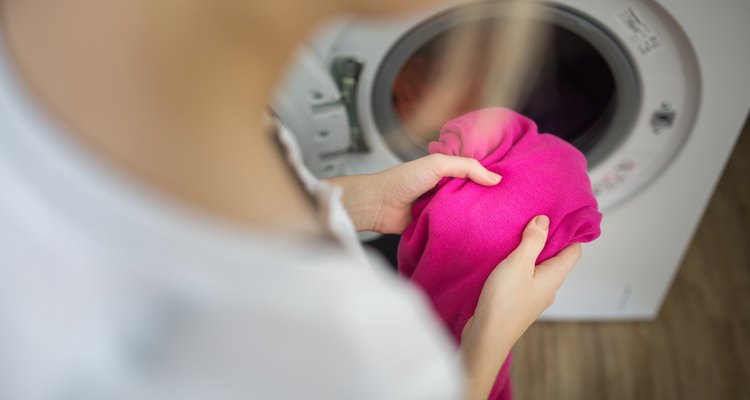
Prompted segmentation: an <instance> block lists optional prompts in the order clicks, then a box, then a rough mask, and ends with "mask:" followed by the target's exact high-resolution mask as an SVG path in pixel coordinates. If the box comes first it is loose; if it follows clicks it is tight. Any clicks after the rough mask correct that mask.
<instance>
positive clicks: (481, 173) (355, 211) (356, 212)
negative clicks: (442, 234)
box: [328, 154, 501, 233]
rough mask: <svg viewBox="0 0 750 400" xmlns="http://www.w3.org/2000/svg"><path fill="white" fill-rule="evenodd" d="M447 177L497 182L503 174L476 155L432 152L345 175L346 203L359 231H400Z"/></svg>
mask: <svg viewBox="0 0 750 400" xmlns="http://www.w3.org/2000/svg"><path fill="white" fill-rule="evenodd" d="M444 177H453V178H468V179H471V180H472V181H474V182H476V183H478V184H480V185H485V186H492V185H496V184H498V183H499V182H500V179H501V177H500V175H498V174H496V173H494V172H491V171H489V170H487V169H485V168H484V167H483V166H482V164H480V163H479V161H477V160H475V159H473V158H466V157H456V156H447V155H444V154H432V155H429V156H426V157H422V158H420V159H417V160H414V161H410V162H407V163H404V164H401V165H398V166H396V167H393V168H391V169H387V170H385V171H383V172H379V173H377V174H368V175H353V176H342V177H338V178H332V179H329V180H328V182H330V183H332V184H334V185H338V186H341V187H343V189H344V196H343V199H342V200H343V203H344V207H346V210H347V212H348V213H349V216H350V217H351V218H352V221H353V222H354V226H355V228H356V229H357V230H358V231H376V232H380V233H401V232H403V230H404V228H406V226H407V225H408V224H409V222H410V221H411V204H412V203H413V202H414V200H416V199H417V198H418V197H419V196H421V195H423V194H424V193H425V192H427V191H428V190H430V189H432V188H433V187H435V185H436V184H437V183H438V182H439V181H440V180H441V179H442V178H444Z"/></svg>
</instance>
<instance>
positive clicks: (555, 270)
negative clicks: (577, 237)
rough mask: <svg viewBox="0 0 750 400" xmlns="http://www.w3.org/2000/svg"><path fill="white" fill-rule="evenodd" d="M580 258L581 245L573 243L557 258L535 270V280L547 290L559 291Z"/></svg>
mask: <svg viewBox="0 0 750 400" xmlns="http://www.w3.org/2000/svg"><path fill="white" fill-rule="evenodd" d="M580 258H581V244H580V243H573V244H571V245H570V246H568V247H566V248H564V249H563V250H562V251H561V252H560V253H558V254H557V255H556V256H554V257H552V258H550V259H549V260H547V261H545V262H543V263H541V264H539V265H538V266H537V267H536V269H535V272H534V278H535V280H537V281H538V282H540V284H541V285H543V286H544V287H545V288H547V290H552V291H557V289H558V288H559V287H560V286H561V285H562V283H563V281H565V278H566V277H567V276H568V274H569V273H570V271H571V270H572V269H573V266H575V265H576V263H577V262H578V260H579V259H580Z"/></svg>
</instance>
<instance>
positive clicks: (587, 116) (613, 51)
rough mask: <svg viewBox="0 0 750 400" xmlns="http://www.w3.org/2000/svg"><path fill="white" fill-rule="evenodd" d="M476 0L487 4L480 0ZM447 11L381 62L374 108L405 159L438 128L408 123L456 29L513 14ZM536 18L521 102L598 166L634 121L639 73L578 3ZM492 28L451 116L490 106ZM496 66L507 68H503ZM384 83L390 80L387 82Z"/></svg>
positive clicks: (544, 128) (544, 127) (482, 38)
mask: <svg viewBox="0 0 750 400" xmlns="http://www.w3.org/2000/svg"><path fill="white" fill-rule="evenodd" d="M470 7H487V6H486V5H475V6H470ZM465 10H466V8H462V9H458V10H453V11H450V12H448V13H445V14H441V15H439V16H437V17H435V18H433V19H431V20H428V21H427V22H425V23H423V24H421V25H420V26H419V27H417V28H416V29H414V30H412V31H411V32H410V33H409V34H407V35H405V37H404V38H402V40H400V41H399V43H397V44H396V46H394V48H393V49H392V51H391V52H390V54H389V55H388V56H387V57H386V59H385V61H384V63H383V64H382V66H381V69H380V72H379V74H378V77H377V78H376V87H375V91H374V92H373V96H374V98H373V100H374V101H373V108H374V109H373V112H374V114H375V117H376V121H377V123H378V128H379V130H380V132H381V133H383V136H384V139H385V140H386V143H388V145H389V146H390V147H391V149H392V150H393V151H394V152H395V153H396V154H397V155H399V156H400V157H401V158H403V159H413V158H416V157H420V156H422V155H425V154H427V143H429V141H431V140H435V139H436V138H437V134H438V132H430V133H429V134H427V135H425V134H422V135H421V136H417V135H415V134H414V133H412V132H410V131H409V129H408V128H407V127H406V123H405V122H406V121H409V120H410V118H411V117H413V116H414V114H415V112H416V110H417V108H418V107H419V105H420V104H421V103H422V102H423V101H424V99H425V96H426V95H428V93H429V92H430V89H431V85H433V84H434V82H435V79H434V77H435V76H437V75H438V74H437V73H438V71H439V70H440V68H441V67H442V66H443V65H444V64H445V58H446V57H450V54H447V53H446V52H445V51H444V49H445V48H446V44H447V42H448V41H449V40H450V35H452V34H454V33H455V32H456V30H457V29H463V28H466V27H467V26H468V25H470V24H477V25H480V26H479V27H475V29H478V30H479V31H480V32H481V31H482V29H485V30H486V29H488V28H490V29H491V28H492V27H491V26H490V24H502V23H503V21H504V20H507V18H509V16H508V15H507V14H504V13H502V12H497V11H493V10H498V8H497V7H492V8H488V9H487V10H486V12H480V13H477V12H476V10H472V11H473V13H472V14H469V15H481V16H482V17H481V18H479V19H476V18H475V20H469V21H467V20H466V18H463V19H462V18H461V16H460V15H457V14H456V13H461V12H462V11H465ZM540 10H541V11H540V12H539V13H537V14H538V15H537V16H536V17H535V18H537V19H538V20H536V21H534V23H537V24H540V27H541V28H542V29H544V30H545V31H546V32H547V33H546V35H545V38H544V40H543V41H542V44H541V45H542V46H543V48H542V49H540V51H539V52H538V54H539V56H538V57H536V60H535V61H534V64H533V65H531V67H532V68H529V69H528V70H529V73H527V74H525V75H526V76H524V77H522V78H523V81H524V85H523V89H522V96H521V97H520V99H519V102H518V104H517V105H516V106H515V107H514V108H516V110H517V111H519V112H520V113H522V114H524V115H526V116H528V117H529V118H531V119H532V120H534V121H535V122H536V123H537V125H538V126H539V131H540V132H545V133H551V134H554V135H557V136H559V137H561V138H563V139H565V140H566V141H568V142H570V143H572V144H573V145H575V146H576V147H577V148H579V149H580V150H581V151H583V152H584V154H586V156H587V158H588V159H589V164H590V165H591V166H593V165H594V164H596V163H597V162H599V161H601V160H602V159H603V158H605V157H606V156H607V155H608V154H609V153H611V152H612V151H613V150H614V149H615V148H616V147H617V145H618V144H619V143H620V142H621V141H622V140H623V139H624V137H625V136H626V135H627V133H628V132H629V127H630V126H632V123H633V119H634V117H635V114H636V111H637V108H638V104H637V103H638V99H639V96H638V94H637V92H638V84H637V76H636V73H635V69H634V67H633V64H632V62H631V61H630V59H629V58H628V56H627V54H626V53H625V52H624V51H623V50H622V48H621V46H620V45H619V43H618V42H617V41H615V40H614V39H613V38H612V35H610V34H609V33H608V32H607V31H606V30H605V29H604V28H603V27H601V26H599V25H597V24H595V23H593V22H591V21H588V20H586V19H585V18H584V17H582V16H581V15H579V14H577V13H574V12H573V11H571V10H568V9H563V8H560V7H550V6H547V7H544V8H541V9H540ZM457 21H460V22H457ZM490 37H492V35H491V34H489V33H488V34H486V35H484V34H481V35H479V39H478V40H477V41H476V43H475V44H474V45H475V46H476V49H475V51H473V52H472V56H471V57H470V59H469V60H467V65H468V66H467V72H468V73H469V74H470V76H472V77H476V79H472V80H471V82H470V83H468V84H467V85H465V87H457V88H455V95H456V96H458V101H457V102H456V105H455V107H453V109H452V110H451V111H450V113H449V114H450V115H445V120H446V121H447V120H449V119H451V118H454V117H457V116H460V115H462V114H464V113H467V112H469V111H473V110H476V109H479V108H483V107H488V106H505V104H483V103H482V99H483V97H484V96H482V95H481V93H482V90H483V85H484V84H485V82H487V77H488V70H489V67H488V66H489V64H490V62H491V60H490V59H489V58H490V57H489V56H488V54H490V53H491V52H490V51H489V49H490V46H492V45H493V43H492V41H491V40H489V39H487V38H490ZM493 73H502V69H500V70H499V71H496V72H493ZM381 88H385V90H382V89H381Z"/></svg>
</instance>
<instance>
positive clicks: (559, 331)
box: [513, 124, 750, 400]
mask: <svg viewBox="0 0 750 400" xmlns="http://www.w3.org/2000/svg"><path fill="white" fill-rule="evenodd" d="M513 382H514V385H515V386H514V389H515V395H516V398H517V399H518V400H527V399H528V400H531V399H533V400H537V399H544V400H546V399H556V400H564V399H576V400H588V399H596V400H598V399H605V400H610V399H639V400H640V399H711V400H712V399H731V400H735V399H750V124H747V125H746V126H745V129H744V133H743V134H742V136H741V137H740V140H739V142H738V144H737V147H736V149H735V151H734V153H733V155H732V158H731V159H730V161H729V163H728V165H727V169H726V171H725V172H724V175H723V177H722V179H721V182H720V183H719V186H718V188H717V190H716V193H715V194H714V196H713V198H712V200H711V203H710V205H709V206H708V209H707V210H706V214H705V216H704V218H703V221H702V222H701V225H700V227H699V228H698V231H697V233H696V235H695V237H694V238H693V242H692V244H691V246H690V249H689V251H688V253H687V255H686V257H685V259H684V261H683V264H682V267H681V269H680V272H679V273H678V275H677V278H676V280H675V282H674V284H673V286H672V289H671V291H670V293H669V295H668V297H667V299H666V301H665V303H664V306H663V309H662V311H661V313H660V315H659V317H658V318H657V319H656V320H655V321H653V322H633V323H553V322H546V323H537V324H535V325H534V326H532V327H531V328H529V330H528V331H527V332H526V334H525V336H524V337H523V339H522V340H521V341H520V342H519V343H518V344H517V345H516V347H515V349H514V367H513Z"/></svg>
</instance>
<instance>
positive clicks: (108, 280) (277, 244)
mask: <svg viewBox="0 0 750 400" xmlns="http://www.w3.org/2000/svg"><path fill="white" fill-rule="evenodd" d="M2 53H3V51H2V49H0V398H2V399H15V400H26V399H105V398H106V399H120V398H138V399H151V398H154V399H155V398H160V399H165V398H182V399H219V398H221V399H235V398H236V399H302V398H304V399H326V400H335V399H347V400H348V399H389V400H398V399H430V400H433V399H456V398H459V397H460V394H461V392H462V375H461V374H462V373H461V366H460V360H458V359H457V357H456V355H455V349H454V348H452V345H451V344H450V341H449V340H448V336H447V334H446V332H444V331H443V330H442V328H441V327H440V326H439V324H438V323H437V322H436V319H435V317H434V316H433V314H432V313H431V311H430V308H429V306H428V303H427V302H426V300H425V299H424V297H423V295H422V294H421V293H420V292H419V291H418V290H416V289H415V288H413V287H411V286H410V285H409V284H407V283H406V282H403V281H401V280H399V279H398V278H397V277H396V275H395V273H393V272H391V271H390V270H389V268H387V267H385V266H384V263H382V262H381V261H380V260H379V259H377V258H373V257H372V256H369V255H365V253H364V252H363V250H362V249H361V246H360V245H359V243H358V242H357V239H356V235H355V233H354V231H353V229H352V224H351V221H350V220H349V219H348V217H347V215H346V213H345V210H344V208H343V205H342V204H341V202H340V199H339V197H340V193H339V191H338V189H335V188H332V187H330V186H329V185H326V184H324V183H321V182H318V181H315V179H314V178H312V175H310V174H309V173H308V172H305V171H300V175H301V178H302V180H303V181H305V185H306V186H307V188H308V190H310V191H311V193H312V194H313V196H314V197H316V198H317V199H318V204H319V206H320V209H321V212H322V213H323V216H324V217H325V219H326V220H327V221H328V226H329V229H330V231H331V232H332V233H333V234H334V237H335V238H336V240H325V239H320V240H319V241H310V240H309V239H307V240H306V239H302V238H300V237H294V236H287V235H280V234H268V233H266V232H260V231H252V230H251V229H248V228H246V227H240V226H231V225H229V224H228V223H227V222H223V221H218V220H216V219H213V218H211V217H209V216H207V215H203V214H201V213H199V212H198V211H196V210H192V209H188V208H187V207H185V206H182V205H180V204H178V203H176V202H174V201H173V200H171V199H168V198H165V197H162V196H161V195H159V194H157V193H155V192H152V191H150V190H148V189H146V188H145V187H142V186H139V185H138V184H137V183H136V182H134V181H132V180H130V179H129V178H128V177H126V176H124V175H121V174H119V173H118V172H117V171H116V170H115V169H113V168H111V167H110V166H108V165H107V164H106V162H104V160H100V159H98V158H96V157H95V156H94V155H93V154H90V153H87V152H86V151H85V149H83V148H80V147H78V145H77V143H75V142H74V141H72V140H70V139H69V138H68V137H67V136H66V135H65V134H64V128H63V127H61V126H60V125H58V124H56V122H55V121H53V120H52V119H51V118H49V117H48V116H47V115H45V114H44V112H43V110H42V109H41V108H40V107H38V105H36V104H34V101H33V99H32V98H31V96H30V95H29V94H28V93H27V91H26V90H25V89H24V88H23V86H22V84H21V83H20V82H19V81H18V79H17V78H16V77H17V76H18V75H17V74H16V73H15V71H13V68H12V65H11V62H10V60H9V57H8V56H7V54H2ZM280 135H281V137H282V142H287V144H291V143H290V140H291V135H289V134H288V133H285V132H284V130H283V129H282V132H281V133H280ZM294 154H296V153H295V151H292V164H295V166H296V167H297V168H300V167H301V163H300V162H299V158H298V156H294ZM295 157H297V159H296V162H295V161H294V159H295Z"/></svg>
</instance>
